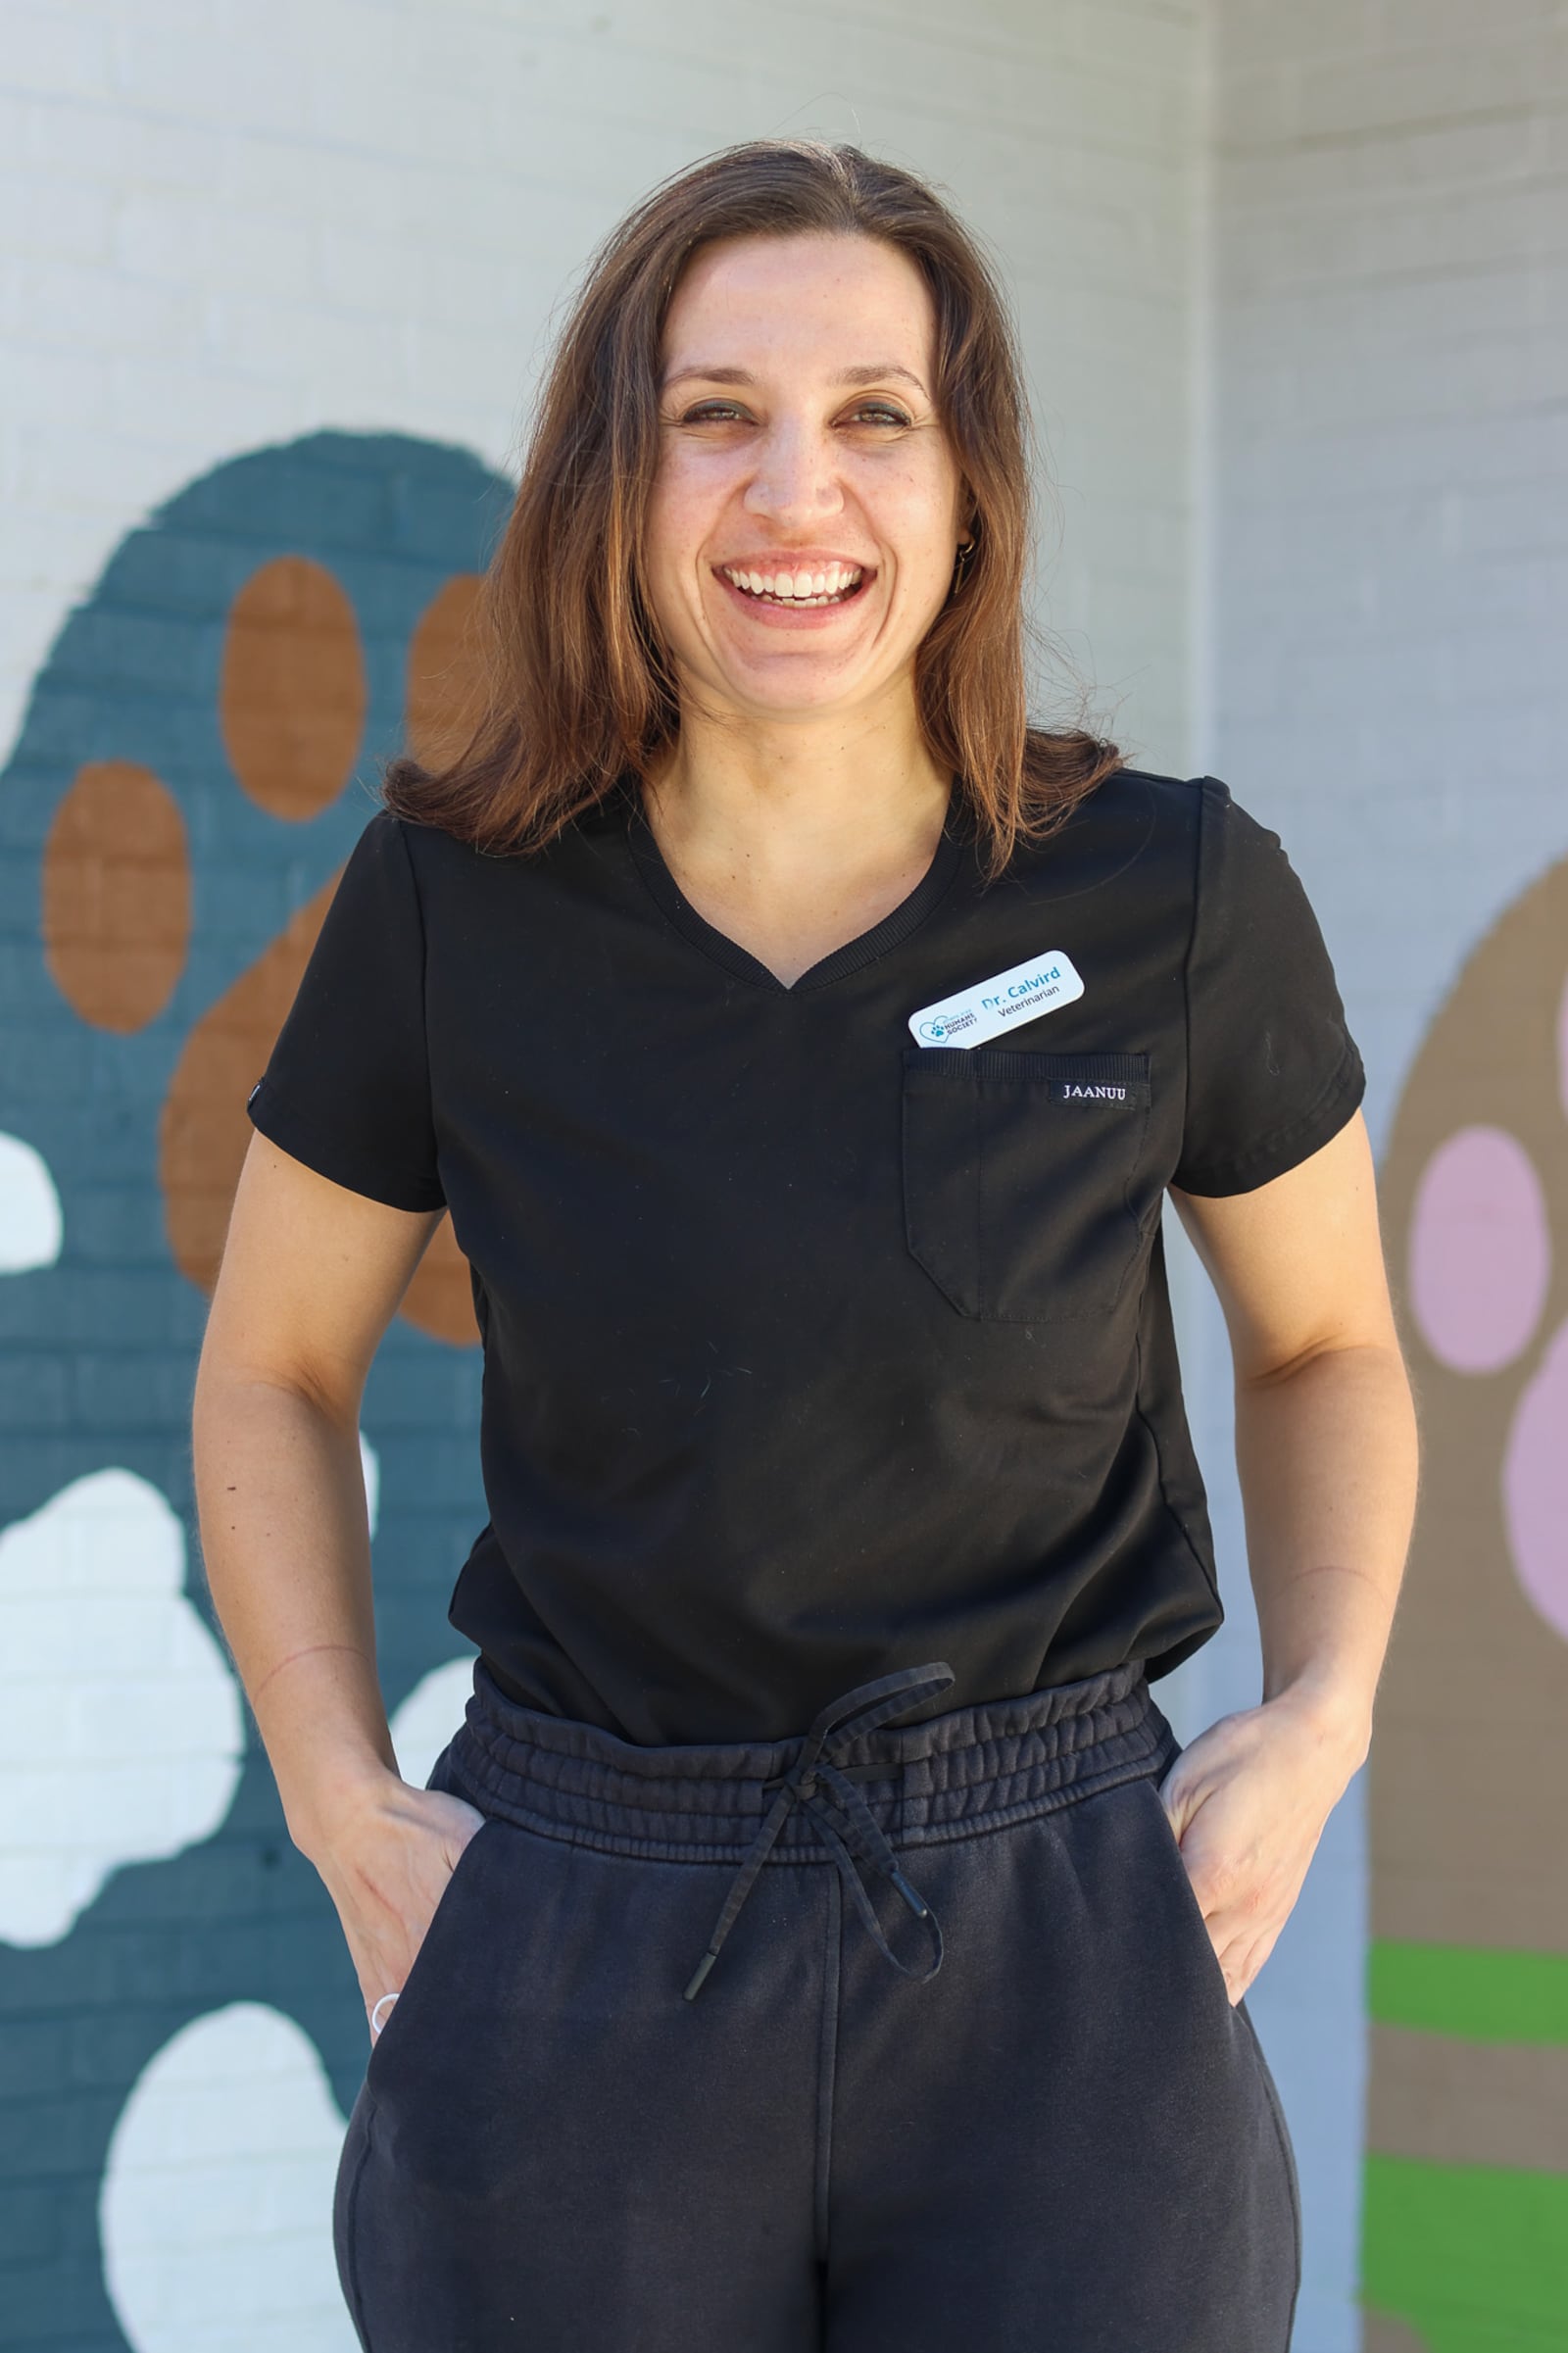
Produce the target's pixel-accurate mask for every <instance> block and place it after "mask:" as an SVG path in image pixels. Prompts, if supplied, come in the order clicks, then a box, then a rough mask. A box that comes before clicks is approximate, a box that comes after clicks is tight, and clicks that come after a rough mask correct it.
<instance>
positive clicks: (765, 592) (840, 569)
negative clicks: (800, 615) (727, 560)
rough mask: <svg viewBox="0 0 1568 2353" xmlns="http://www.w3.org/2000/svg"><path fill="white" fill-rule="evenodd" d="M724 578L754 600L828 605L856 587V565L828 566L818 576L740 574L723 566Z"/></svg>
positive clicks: (858, 575) (814, 573)
mask: <svg viewBox="0 0 1568 2353" xmlns="http://www.w3.org/2000/svg"><path fill="white" fill-rule="evenodd" d="M724 572H725V577H726V578H727V579H729V580H732V581H733V582H734V584H735V586H736V587H737V588H744V589H747V590H749V591H750V593H751V594H752V595H753V596H754V597H771V598H773V599H774V600H775V601H776V602H777V603H780V604H790V605H830V604H832V603H833V602H834V601H835V600H836V599H838V598H839V597H842V596H844V595H845V594H846V593H847V592H848V591H849V590H850V589H852V588H855V587H857V586H858V583H859V580H860V576H861V575H860V569H859V566H858V564H829V565H828V566H827V568H826V570H825V571H820V572H743V571H740V570H737V569H735V568H734V567H733V566H731V565H728V564H726V565H725V567H724Z"/></svg>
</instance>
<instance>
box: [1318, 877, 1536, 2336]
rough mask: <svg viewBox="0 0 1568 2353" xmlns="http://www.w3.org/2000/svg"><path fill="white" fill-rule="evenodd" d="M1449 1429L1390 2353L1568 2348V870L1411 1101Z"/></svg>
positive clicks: (1385, 1186) (1392, 1957)
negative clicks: (1566, 1803)
mask: <svg viewBox="0 0 1568 2353" xmlns="http://www.w3.org/2000/svg"><path fill="white" fill-rule="evenodd" d="M1382 1193H1383V1202H1384V1218H1385V1228H1386V1233H1387V1238H1388V1246H1389V1255H1390V1262H1391V1267H1392V1270H1393V1272H1394V1275H1395V1278H1396V1281H1397V1286H1398V1290H1399V1299H1400V1308H1401V1314H1402V1322H1403V1329H1404V1333H1405V1338H1406V1344H1407V1347H1408V1349H1409V1355H1410V1363H1411V1369H1412V1373H1413V1375H1414V1378H1415V1382H1416V1387H1417V1393H1418V1397H1419V1399H1420V1405H1421V1419H1422V1427H1423V1437H1424V1455H1425V1460H1424V1467H1423V1489H1422V1495H1421V1501H1420V1510H1419V1518H1418V1522H1417V1526H1416V1533H1415V1543H1414V1546H1413V1549H1412V1553H1411V1563H1410V1569H1409V1574H1408V1580H1407V1583H1406V1588H1405V1593H1404V1596H1403V1599H1402V1601H1401V1604H1400V1613H1399V1620H1398V1624H1397V1629H1396V1635H1395V1640H1394V1642H1393V1645H1392V1647H1391V1652H1390V1658H1389V1665H1388V1670H1387V1673H1386V1676H1385V1679H1384V1683H1383V1687H1382V1690H1381V1692H1380V1694H1379V1700H1378V1732H1377V1738H1376V1740H1375V1741H1374V1744H1373V1752H1372V1764H1371V1805H1372V1863H1373V1883H1372V1931H1373V1939H1374V1940H1373V1945H1372V1952H1371V1965H1370V1981H1369V1991H1370V2008H1371V2014H1372V2020H1373V2025H1372V2065H1371V2080H1370V2085H1369V2094H1368V2115H1367V2150H1368V2155H1367V2170H1366V2183H1365V2204H1364V2211H1363V2252H1362V2276H1363V2292H1364V2295H1365V2298H1366V2302H1367V2305H1368V2308H1369V2312H1368V2323H1367V2333H1366V2346H1367V2353H1524V2349H1525V2348H1531V2349H1534V2348H1536V2347H1540V2348H1541V2349H1542V2353H1545V2348H1546V2347H1548V2346H1555V2345H1561V2344H1563V2343H1565V2342H1568V1806H1565V1802H1564V1801H1565V1793H1568V860H1564V862H1563V863H1562V864H1560V865H1557V866H1555V867H1553V868H1551V869H1550V870H1549V871H1548V872H1547V873H1546V874H1545V875H1544V876H1543V877H1542V878H1541V880H1540V881H1539V882H1537V883H1536V884H1535V885H1534V886H1533V887H1532V888H1531V889H1530V890H1529V891H1527V892H1526V894H1525V895H1524V897H1523V898H1522V899H1520V900H1519V901H1517V902H1516V903H1515V905H1514V906H1513V907H1510V908H1509V909H1508V911H1507V912H1506V913H1505V914H1504V915H1503V916H1502V918H1501V919H1500V920H1499V921H1498V922H1497V923H1496V924H1495V926H1494V928H1493V929H1492V931H1491V932H1490V933H1489V934H1488V936H1487V937H1486V938H1485V939H1484V940H1483V941H1482V942H1481V945H1480V946H1479V947H1478V948H1477V949H1476V951H1475V953H1474V954H1473V955H1472V956H1470V958H1469V960H1468V961H1467V963H1466V964H1465V967H1464V969H1463V971H1462V972H1461V973H1460V974H1459V977H1458V979H1457V981H1456V982H1455V984H1454V987H1453V989H1452V991H1451V993H1450V995H1449V997H1448V1000H1447V1002H1446V1005H1444V1006H1443V1008H1442V1010H1441V1011H1440V1012H1439V1014H1438V1017H1437V1019H1436V1021H1435V1022H1434V1023H1433V1026H1432V1029H1431V1031H1430V1033H1429V1034H1428V1037H1427V1039H1426V1042H1425V1045H1424V1046H1423V1048H1422V1051H1421V1054H1420V1055H1419V1057H1418V1059H1417V1061H1416V1063H1415V1066H1414V1068H1413V1070H1412V1072H1411V1075H1410V1078H1409V1081H1408V1084H1407V1085H1406V1088H1405V1091H1404V1095H1403V1099H1402V1101H1401V1103H1400V1105H1399V1110H1398V1115H1397V1121H1396V1125H1395V1130H1394V1134H1393V1138H1392V1140H1391V1144H1390V1148H1389V1152H1388V1154H1387V1157H1386V1162H1385V1167H1384V1170H1383V1177H1382Z"/></svg>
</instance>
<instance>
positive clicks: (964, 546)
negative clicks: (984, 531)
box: [949, 539, 974, 596]
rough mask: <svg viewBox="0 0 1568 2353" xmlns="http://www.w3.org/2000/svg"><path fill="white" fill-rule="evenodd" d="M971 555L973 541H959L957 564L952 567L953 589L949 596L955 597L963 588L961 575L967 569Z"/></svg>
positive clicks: (972, 552)
mask: <svg viewBox="0 0 1568 2353" xmlns="http://www.w3.org/2000/svg"><path fill="white" fill-rule="evenodd" d="M973 554H974V541H973V539H960V540H959V542H958V554H957V562H956V564H955V565H954V571H953V587H952V589H951V590H950V591H949V594H950V595H952V596H956V595H957V593H958V591H959V589H960V588H961V587H962V586H963V575H964V573H965V572H966V571H967V570H968V568H969V559H970V558H971V556H972V555H973Z"/></svg>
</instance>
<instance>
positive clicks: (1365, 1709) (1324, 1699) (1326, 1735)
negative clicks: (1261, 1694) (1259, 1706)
mask: <svg viewBox="0 0 1568 2353" xmlns="http://www.w3.org/2000/svg"><path fill="white" fill-rule="evenodd" d="M1265 1692H1266V1696H1265V1700H1264V1704H1265V1705H1266V1706H1269V1707H1274V1708H1278V1709H1279V1710H1281V1711H1282V1712H1283V1713H1285V1714H1287V1715H1289V1716H1291V1717H1293V1718H1295V1719H1296V1721H1297V1722H1299V1724H1301V1725H1302V1726H1303V1727H1304V1728H1305V1730H1306V1731H1307V1732H1308V1734H1309V1735H1310V1737H1311V1739H1312V1740H1313V1741H1314V1742H1315V1744H1316V1745H1317V1746H1318V1747H1319V1748H1320V1749H1321V1751H1322V1753H1323V1756H1324V1758H1325V1761H1326V1762H1327V1761H1332V1762H1333V1764H1334V1765H1335V1766H1336V1767H1337V1768H1338V1769H1340V1770H1342V1771H1343V1773H1344V1777H1345V1779H1346V1781H1347V1782H1348V1781H1349V1780H1350V1779H1351V1777H1352V1776H1353V1775H1354V1774H1355V1773H1357V1772H1358V1771H1359V1770H1360V1768H1361V1766H1362V1765H1364V1764H1365V1762H1366V1758H1367V1751H1368V1749H1369V1747H1370V1745H1371V1740H1372V1692H1371V1691H1368V1690H1367V1689H1366V1688H1365V1684H1364V1682H1363V1680H1362V1679H1361V1678H1359V1677H1355V1676H1352V1675H1349V1674H1347V1673H1346V1672H1345V1671H1344V1670H1343V1669H1338V1670H1336V1669H1333V1668H1325V1667H1306V1668H1303V1669H1302V1670H1301V1671H1300V1672H1299V1674H1297V1675H1295V1676H1293V1677H1292V1678H1291V1680H1290V1681H1289V1682H1288V1683H1284V1684H1282V1685H1280V1686H1279V1688H1278V1689H1277V1690H1273V1691H1269V1690H1268V1689H1267V1686H1266V1684H1265Z"/></svg>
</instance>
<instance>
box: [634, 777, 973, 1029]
mask: <svg viewBox="0 0 1568 2353" xmlns="http://www.w3.org/2000/svg"><path fill="white" fill-rule="evenodd" d="M622 792H623V798H624V802H625V809H626V842H627V846H628V848H629V849H630V851H631V854H632V858H633V860H634V862H635V864H636V867H637V871H638V872H639V873H640V874H641V876H642V878H643V880H644V882H645V883H646V884H647V885H648V888H649V890H650V892H651V893H652V895H653V897H654V899H655V901H656V902H657V903H658V905H659V907H661V908H662V911H663V913H664V914H665V915H666V916H667V917H668V919H669V921H670V922H671V923H672V924H673V925H674V926H675V928H676V930H677V931H680V932H683V933H684V934H685V936H686V938H687V939H689V940H690V941H691V942H692V943H693V945H694V946H695V947H698V948H700V949H702V951H703V952H704V954H705V955H706V956H711V958H712V960H713V962H714V963H715V964H722V966H723V967H724V969H725V971H726V972H733V973H734V974H735V975H736V976H737V978H739V979H741V980H749V981H751V982H752V983H753V984H754V985H755V986H756V987H758V988H761V989H767V990H770V991H771V992H772V993H773V995H774V996H777V997H800V996H803V995H805V994H807V993H809V991H812V990H815V989H822V988H826V987H827V986H828V984H829V983H830V982H832V981H835V980H843V979H844V978H845V977H846V976H847V975H848V974H849V973H851V972H858V971H860V970H861V969H862V968H863V967H864V966H865V965H866V964H870V963H874V962H875V961H876V958H877V957H878V956H885V955H886V954H887V952H888V950H889V949H890V948H896V947H897V946H898V945H899V943H900V941H901V940H907V938H908V936H909V934H910V932H912V931H914V930H916V929H917V928H918V926H919V925H920V924H922V923H923V922H924V921H925V919H926V917H927V915H928V914H930V912H931V910H932V908H933V907H935V906H936V904H937V902H938V900H939V899H941V898H942V896H943V894H944V893H945V892H946V891H947V890H948V888H949V886H950V885H951V883H952V881H953V878H954V876H955V875H956V872H957V870H958V860H959V857H960V854H961V851H962V847H963V838H964V824H963V814H964V811H963V801H962V795H961V793H960V791H959V789H958V785H957V783H956V781H955V783H954V786H953V790H952V793H951V794H950V796H949V799H948V808H947V814H946V815H945V816H944V818H943V820H942V832H941V834H940V836H939V837H938V840H937V846H936V850H935V853H934V854H933V856H932V859H931V863H930V864H929V866H927V868H926V870H925V872H924V873H923V874H922V875H921V877H920V879H919V881H918V882H917V883H916V884H915V886H914V888H913V890H912V891H910V892H909V893H908V895H907V898H904V899H901V900H900V901H899V904H898V906H897V907H892V908H890V909H889V911H888V913H887V914H885V915H884V916H883V917H882V920H881V922H880V923H874V924H873V925H872V926H871V929H870V930H869V931H862V932H861V933H859V934H858V937H857V938H855V939H853V940H846V941H845V942H844V944H843V946H842V947H839V948H835V949H832V950H831V951H830V952H829V954H828V955H826V956H819V957H818V958H817V961H816V962H815V963H814V964H809V965H808V966H807V968H806V970H805V971H804V972H803V973H801V974H800V976H799V977H798V978H797V979H796V980H793V981H782V980H780V979H779V976H778V974H777V973H776V972H775V971H773V970H772V969H771V967H770V966H769V965H767V964H764V963H763V962H762V961H761V959H760V957H759V956H753V955H752V953H751V951H750V950H749V949H746V948H743V947H742V946H741V944H740V942H739V941H738V940H732V939H731V938H730V936H729V934H728V933H727V932H723V931H720V930H719V929H718V927H717V925H716V924H712V923H710V922H709V920H708V918H707V916H706V915H702V914H699V913H698V911H697V909H696V907H693V905H692V903H691V901H690V900H689V899H688V898H687V896H686V894H685V892H684V891H683V890H682V889H681V887H680V885H679V883H678V882H677V881H676V880H675V877H674V875H673V874H672V873H671V872H670V870H669V868H668V866H666V865H665V863H664V858H663V853H662V851H661V849H660V847H659V844H658V842H657V841H656V840H655V838H654V832H653V828H652V826H651V825H650V824H649V822H648V819H647V816H646V815H645V814H644V811H643V806H642V796H641V794H640V792H639V791H638V789H637V786H636V784H635V782H634V781H632V780H630V779H627V780H626V781H625V782H624V784H623V787H622Z"/></svg>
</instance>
